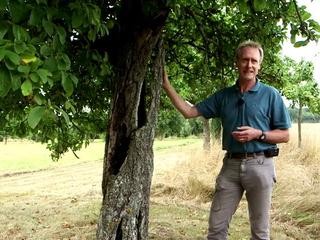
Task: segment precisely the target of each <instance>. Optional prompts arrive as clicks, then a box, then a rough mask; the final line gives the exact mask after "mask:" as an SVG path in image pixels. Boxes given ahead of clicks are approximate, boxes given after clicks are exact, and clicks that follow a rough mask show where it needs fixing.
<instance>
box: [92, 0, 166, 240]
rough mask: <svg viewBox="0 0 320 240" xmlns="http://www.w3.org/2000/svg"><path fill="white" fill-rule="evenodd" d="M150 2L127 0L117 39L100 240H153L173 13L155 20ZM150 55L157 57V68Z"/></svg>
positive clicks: (105, 160)
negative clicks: (157, 139)
mask: <svg viewBox="0 0 320 240" xmlns="http://www.w3.org/2000/svg"><path fill="white" fill-rule="evenodd" d="M145 2H148V1H123V6H122V9H121V10H122V11H123V12H122V13H121V14H120V16H122V17H123V18H122V19H121V21H120V23H121V25H120V27H119V28H118V30H119V31H118V32H117V34H118V35H117V36H115V38H114V39H113V40H114V47H113V49H112V51H113V52H111V53H112V56H110V57H111V58H110V59H111V61H112V64H113V65H114V71H115V83H116V90H115V93H114V97H113V103H112V112H111V119H110V122H109V130H108V133H107V136H108V137H107V141H106V148H105V156H104V166H103V181H102V193H103V202H102V207H101V211H100V217H99V221H98V229H97V239H99V240H102V239H104V240H122V239H123V240H135V239H137V240H138V239H139V240H140V239H142V240H143V239H147V238H148V218H149V196H150V186H151V178H152V173H153V149H152V147H153V141H154V132H155V125H156V119H157V111H158V105H159V101H160V90H161V83H162V67H161V66H162V65H163V64H161V59H163V52H162V51H161V49H162V48H161V47H160V43H159V39H160V35H161V29H162V27H163V26H164V21H165V19H166V17H167V14H168V10H167V9H166V8H163V7H164V6H163V5H161V7H162V9H160V6H159V9H160V10H159V11H158V12H157V13H155V12H153V14H155V15H147V17H146V16H144V15H143V14H145V9H144V8H143V7H144V6H143V4H144V3H145ZM149 2H150V1H149ZM152 2H153V3H154V4H158V5H160V3H161V2H162V1H152ZM152 10H154V9H152ZM137 18H138V19H137ZM146 18H148V19H146ZM157 43H158V44H157ZM155 50H157V51H155ZM109 54H110V53H109ZM152 54H153V55H152ZM151 56H155V57H154V59H153V60H154V62H153V63H150V59H151ZM150 65H153V66H156V67H155V69H154V77H150V76H148V77H146V72H147V69H148V66H150ZM145 79H150V81H149V82H148V81H146V80H145Z"/></svg>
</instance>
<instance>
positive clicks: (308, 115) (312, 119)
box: [289, 108, 320, 123]
mask: <svg viewBox="0 0 320 240" xmlns="http://www.w3.org/2000/svg"><path fill="white" fill-rule="evenodd" d="M289 114H290V117H291V120H292V122H294V123H297V122H298V115H299V109H298V108H289ZM302 122H303V123H318V122H320V114H317V113H312V112H311V111H310V109H309V108H303V109H302Z"/></svg>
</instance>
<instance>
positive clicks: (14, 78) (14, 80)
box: [11, 74, 21, 91]
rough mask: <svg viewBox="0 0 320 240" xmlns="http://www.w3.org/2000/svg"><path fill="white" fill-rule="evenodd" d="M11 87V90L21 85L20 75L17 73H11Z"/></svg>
mask: <svg viewBox="0 0 320 240" xmlns="http://www.w3.org/2000/svg"><path fill="white" fill-rule="evenodd" d="M11 87H12V90H13V91H16V90H18V89H19V88H20V87H21V76H20V75H18V74H12V75H11Z"/></svg>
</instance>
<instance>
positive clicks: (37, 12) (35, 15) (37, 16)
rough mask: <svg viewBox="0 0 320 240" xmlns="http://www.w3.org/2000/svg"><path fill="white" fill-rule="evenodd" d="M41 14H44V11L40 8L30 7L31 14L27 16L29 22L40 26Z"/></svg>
mask: <svg viewBox="0 0 320 240" xmlns="http://www.w3.org/2000/svg"><path fill="white" fill-rule="evenodd" d="M43 16H44V13H43V11H42V10H41V9H40V8H34V9H32V11H31V15H30V18H29V24H30V25H31V26H40V25H41V21H42V17H43Z"/></svg>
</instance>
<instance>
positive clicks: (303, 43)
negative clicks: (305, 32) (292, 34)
mask: <svg viewBox="0 0 320 240" xmlns="http://www.w3.org/2000/svg"><path fill="white" fill-rule="evenodd" d="M308 42H309V41H307V40H306V41H298V42H296V43H295V44H294V45H293V46H294V47H296V48H298V47H303V46H306V45H307V44H308Z"/></svg>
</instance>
